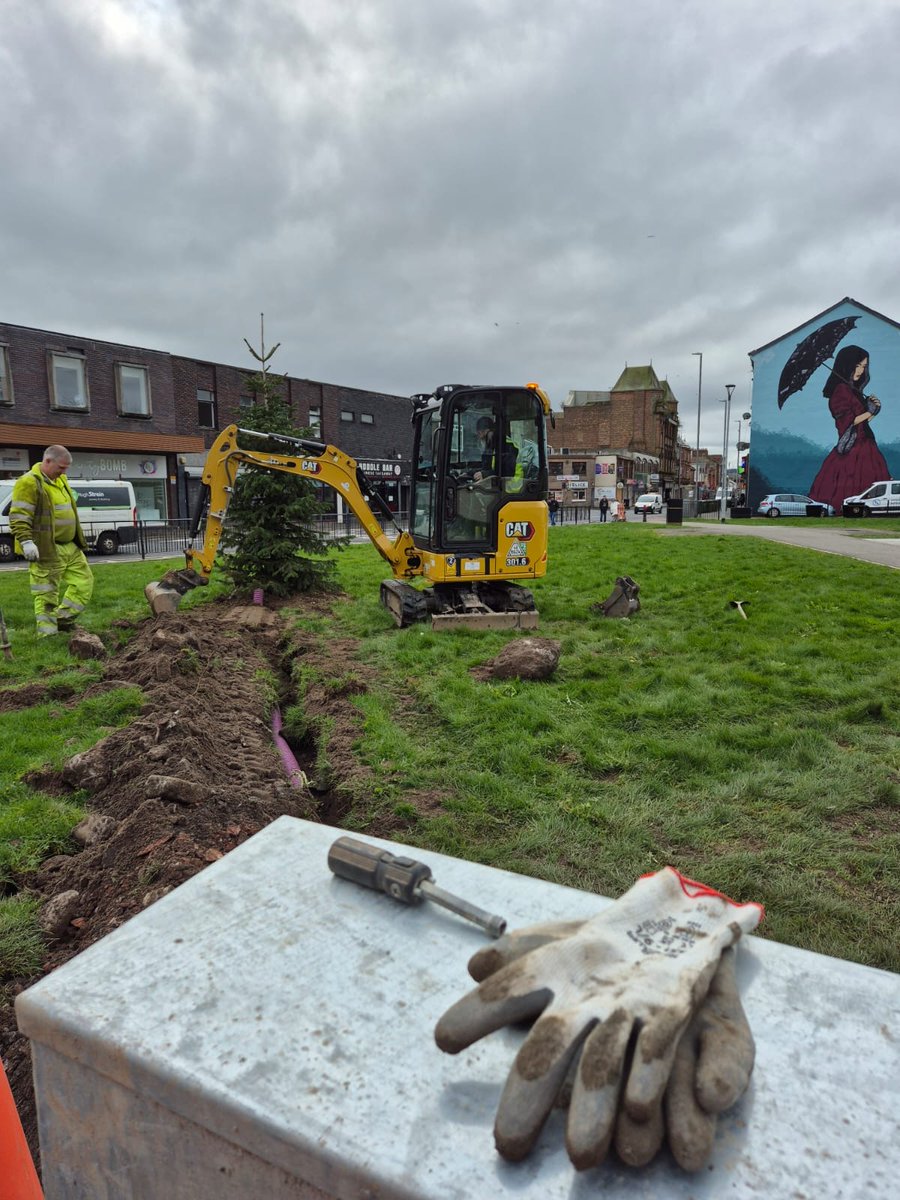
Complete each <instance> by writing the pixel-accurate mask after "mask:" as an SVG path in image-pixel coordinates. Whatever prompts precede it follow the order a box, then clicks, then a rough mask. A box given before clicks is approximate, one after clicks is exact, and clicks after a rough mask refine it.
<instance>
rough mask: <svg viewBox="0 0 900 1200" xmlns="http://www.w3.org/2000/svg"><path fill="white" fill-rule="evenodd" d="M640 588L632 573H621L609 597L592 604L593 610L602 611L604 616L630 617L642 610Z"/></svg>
mask: <svg viewBox="0 0 900 1200" xmlns="http://www.w3.org/2000/svg"><path fill="white" fill-rule="evenodd" d="M640 590H641V589H640V586H639V585H638V584H636V583H635V582H634V580H633V579H632V578H631V576H630V575H620V576H619V577H618V579H617V580H616V586H615V587H614V588H613V590H612V591H611V592H610V594H609V595H608V596H607V598H606V599H605V600H603V601H601V602H600V603H599V604H592V605H591V612H595V613H601V614H602V615H603V616H604V617H630V616H631V615H632V614H633V613H636V612H638V611H639V610H640V607H641V602H640V600H639V599H638V596H639V594H640Z"/></svg>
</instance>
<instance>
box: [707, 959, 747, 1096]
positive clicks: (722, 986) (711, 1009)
mask: <svg viewBox="0 0 900 1200" xmlns="http://www.w3.org/2000/svg"><path fill="white" fill-rule="evenodd" d="M735 961H736V956H735V952H734V950H733V949H728V950H725V951H723V953H722V959H721V962H720V964H719V969H718V970H717V971H716V974H715V976H714V977H713V981H712V983H711V984H710V988H709V992H708V994H707V997H706V1001H705V1002H704V1004H703V1005H702V1007H701V1008H700V1010H699V1012H698V1013H697V1016H696V1017H695V1018H694V1028H695V1029H696V1035H697V1036H696V1042H697V1052H698V1054H697V1069H696V1077H695V1081H694V1090H695V1092H696V1096H697V1100H698V1101H699V1103H700V1104H701V1105H702V1107H703V1108H705V1109H706V1111H707V1112H710V1113H721V1112H725V1110H726V1109H728V1108H731V1107H732V1105H734V1104H736V1103H737V1101H738V1100H739V1099H740V1098H741V1096H743V1094H744V1092H746V1090H747V1087H748V1086H749V1083H750V1076H751V1074H752V1072H753V1063H754V1060H755V1057H756V1047H755V1045H754V1042H753V1034H752V1033H751V1032H750V1022H749V1021H748V1020H747V1015H746V1013H745V1012H744V1006H743V1005H742V1004H741V997H740V993H739V991H738V986H737V978H736V976H735Z"/></svg>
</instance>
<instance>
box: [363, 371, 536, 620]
mask: <svg viewBox="0 0 900 1200" xmlns="http://www.w3.org/2000/svg"><path fill="white" fill-rule="evenodd" d="M548 413H549V400H548V399H547V397H546V396H545V395H544V393H543V392H542V391H541V390H540V388H538V387H537V385H536V384H529V385H527V386H525V387H472V386H463V385H459V384H448V385H445V386H443V387H440V388H437V389H436V390H435V392H434V393H433V394H431V395H420V396H414V397H413V418H412V419H413V424H414V426H415V437H414V442H413V477H412V489H411V497H410V530H409V532H410V535H411V537H412V540H413V543H414V545H415V547H416V549H417V550H419V551H421V552H422V562H423V570H422V574H423V575H424V576H425V578H426V580H428V582H429V583H430V584H431V589H430V590H429V591H428V592H427V593H423V592H421V591H416V589H413V588H412V587H411V585H409V584H404V583H403V582H402V581H398V580H386V581H385V582H384V583H383V584H382V601H383V602H384V603H385V604H386V605H387V606H388V607H389V608H391V610H392V611H393V612H394V615H395V619H398V620H399V619H400V618H401V616H402V620H401V621H400V623H402V624H408V623H409V621H410V620H411V619H414V618H413V617H412V616H411V614H410V613H409V611H403V612H402V613H401V612H400V606H401V603H402V601H404V600H405V604H406V609H407V610H408V609H409V606H410V605H411V606H413V607H418V608H419V609H420V610H421V609H422V608H423V607H427V611H428V612H430V613H431V618H432V625H433V626H434V627H435V628H437V627H439V626H440V625H441V624H444V623H446V624H457V625H458V624H463V623H464V624H466V625H470V626H472V625H475V626H478V625H480V626H488V627H508V626H515V627H519V628H534V627H535V626H536V624H537V613H536V611H535V609H534V600H533V597H532V595H531V592H530V591H528V590H527V589H526V588H525V587H523V586H522V585H523V583H524V582H527V581H529V580H531V579H534V578H537V577H538V576H541V575H543V574H544V572H545V570H546V562H547V506H546V498H547V442H546V433H545V429H546V417H547V415H548ZM413 593H415V594H413ZM423 615H425V613H424V612H422V611H420V612H419V614H418V616H423ZM479 618H480V619H479Z"/></svg>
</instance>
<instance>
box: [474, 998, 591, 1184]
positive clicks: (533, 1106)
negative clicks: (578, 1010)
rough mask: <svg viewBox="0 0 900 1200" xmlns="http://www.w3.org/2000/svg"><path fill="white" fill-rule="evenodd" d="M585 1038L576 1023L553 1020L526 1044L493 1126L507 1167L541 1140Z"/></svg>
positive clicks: (545, 1021) (547, 1020)
mask: <svg viewBox="0 0 900 1200" xmlns="http://www.w3.org/2000/svg"><path fill="white" fill-rule="evenodd" d="M586 1034H587V1029H580V1028H579V1025H578V1024H576V1023H575V1021H574V1020H573V1019H572V1018H569V1019H566V1018H564V1017H557V1016H549V1017H543V1018H542V1019H541V1020H540V1021H538V1022H537V1024H536V1025H535V1027H534V1029H532V1031H531V1033H530V1034H529V1035H528V1037H527V1038H526V1039H525V1042H524V1043H523V1045H522V1048H521V1049H520V1050H519V1053H518V1054H517V1055H516V1061H515V1063H513V1066H512V1070H511V1071H510V1073H509V1075H508V1077H507V1080H506V1086H505V1087H504V1089H503V1095H502V1096H501V1097H500V1104H499V1106H498V1108H497V1119H496V1121H495V1122H494V1142H495V1143H496V1146H497V1150H498V1151H499V1153H500V1154H501V1155H502V1156H503V1157H504V1158H505V1159H507V1160H508V1161H509V1162H518V1161H519V1160H520V1159H522V1158H524V1157H525V1155H526V1154H528V1152H529V1151H530V1150H531V1148H532V1146H533V1145H534V1143H535V1142H536V1141H537V1138H538V1135H539V1134H540V1132H541V1129H542V1128H543V1126H544V1122H545V1121H546V1119H547V1116H548V1114H549V1113H550V1110H551V1109H552V1108H553V1106H554V1103H555V1101H556V1098H557V1096H558V1094H559V1092H560V1090H561V1088H562V1087H563V1085H564V1083H565V1081H566V1077H567V1075H568V1073H569V1069H570V1067H571V1065H572V1062H573V1061H574V1059H575V1057H576V1055H577V1054H578V1052H579V1050H580V1048H581V1044H582V1042H583V1040H584V1037H585V1036H586Z"/></svg>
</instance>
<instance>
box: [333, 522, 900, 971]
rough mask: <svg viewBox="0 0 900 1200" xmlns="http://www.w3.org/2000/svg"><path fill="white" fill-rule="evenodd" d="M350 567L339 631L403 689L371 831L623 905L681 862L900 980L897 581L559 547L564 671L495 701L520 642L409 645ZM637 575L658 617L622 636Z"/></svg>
mask: <svg viewBox="0 0 900 1200" xmlns="http://www.w3.org/2000/svg"><path fill="white" fill-rule="evenodd" d="M857 524H858V523H857ZM339 569H340V571H341V575H342V581H343V584H344V586H345V587H346V588H347V590H348V591H350V592H352V593H353V594H354V595H355V596H356V603H355V604H354V605H352V606H346V605H345V606H341V608H340V609H339V610H337V616H338V620H339V622H340V624H341V626H342V628H344V629H346V630H349V631H351V632H354V633H355V634H356V635H357V636H360V637H361V638H362V639H363V651H362V653H363V656H364V657H365V658H366V660H367V661H369V662H373V661H375V662H377V663H378V665H379V667H380V670H381V673H382V678H383V680H384V685H385V686H384V690H383V691H381V692H377V693H373V692H369V693H368V694H366V695H365V696H364V697H360V698H359V699H358V703H359V705H360V707H361V708H362V710H363V712H364V714H365V721H366V736H365V740H364V742H363V745H362V747H361V750H360V752H361V754H363V755H364V756H365V758H366V759H367V761H368V762H369V764H370V766H371V767H372V769H373V771H374V772H375V775H376V779H377V783H376V785H375V788H374V795H375V797H376V798H375V799H374V800H373V799H372V796H371V795H369V796H367V795H359V796H357V797H356V798H355V806H354V815H355V817H356V819H357V820H358V822H359V823H360V825H362V824H365V822H366V820H367V819H368V818H369V817H370V816H371V815H372V810H373V809H375V810H376V811H379V810H380V811H385V810H387V809H388V808H390V807H391V806H393V813H394V815H395V817H396V816H400V817H402V818H403V819H404V820H405V821H406V822H407V823H408V831H407V832H406V833H404V835H403V836H404V837H405V838H406V839H407V840H409V841H412V842H413V843H415V844H418V845H423V846H430V847H433V848H434V849H437V850H441V851H443V852H445V853H450V854H456V855H460V856H462V857H466V858H473V859H477V860H478V861H482V862H488V863H491V864H493V865H496V866H500V867H503V868H506V869H508V870H514V871H521V872H524V873H526V874H534V875H539V876H542V877H544V878H548V879H553V880H556V881H558V882H561V883H565V884H569V885H572V886H577V887H584V888H589V889H593V890H597V891H599V892H602V893H604V894H606V895H617V894H619V893H620V892H621V891H623V890H624V889H625V888H626V887H627V886H629V884H630V883H632V882H633V881H634V879H635V878H636V877H637V876H638V875H640V874H641V873H643V872H645V871H650V870H654V869H656V868H658V867H660V866H663V865H665V864H666V863H671V864H672V865H674V866H676V867H678V868H679V869H680V870H681V871H682V872H684V873H685V874H687V875H691V876H693V877H695V878H700V879H702V880H704V881H705V882H707V883H710V884H713V885H714V886H716V887H717V888H720V889H722V890H723V891H726V892H728V893H729V894H733V895H735V896H736V897H738V898H740V899H754V900H759V901H762V902H763V903H764V904H765V905H766V906H767V909H768V917H767V921H766V923H765V926H764V932H765V933H766V934H767V935H768V936H770V937H773V938H775V939H777V940H779V941H785V942H790V943H792V944H795V945H801V946H805V947H807V948H808V949H812V950H817V951H820V952H822V953H826V954H833V955H838V956H840V957H845V958H852V959H856V960H858V961H860V962H866V963H870V964H875V965H878V966H882V967H889V968H891V969H894V970H897V969H900V953H898V949H897V940H896V935H895V930H896V925H897V919H898V916H900V908H898V901H900V870H898V867H900V673H898V670H897V651H896V645H897V638H898V634H900V619H898V615H897V603H896V595H897V591H896V589H897V578H896V574H895V573H894V572H891V571H889V570H886V569H884V568H880V567H875V566H871V565H869V564H866V563H857V562H855V561H852V560H846V559H841V560H836V559H834V558H833V557H831V556H825V555H817V554H813V553H811V552H808V551H803V550H799V549H795V548H793V547H787V546H780V545H775V544H770V543H767V542H764V541H762V540H759V541H756V540H755V539H749V540H748V539H745V538H742V539H735V538H729V537H728V536H727V535H724V534H723V535H722V536H720V537H718V538H717V537H714V536H712V535H708V536H707V537H705V538H703V539H702V541H701V540H699V539H685V538H677V537H670V536H667V535H666V533H665V531H664V530H660V529H659V528H657V529H654V528H653V527H651V526H649V525H647V526H645V525H642V524H635V525H629V526H616V527H612V528H609V527H607V528H603V527H598V526H587V527H576V528H561V529H555V530H553V531H552V535H551V566H550V571H549V573H548V575H547V577H546V579H545V580H543V581H540V582H539V583H538V584H537V585H536V586H535V589H534V590H535V594H536V596H537V600H538V607H539V609H540V612H541V629H540V631H539V632H540V636H542V637H550V638H554V639H556V640H558V641H559V642H560V644H561V648H562V657H561V662H560V666H559V669H558V671H557V673H556V675H555V677H554V678H553V679H552V680H551V681H548V682H545V683H520V682H516V681H513V682H503V683H487V684H485V683H479V682H476V680H475V679H474V678H473V677H472V676H471V675H470V674H469V668H470V667H473V666H476V665H478V664H480V663H482V662H484V661H485V660H487V659H489V658H491V657H492V656H493V655H494V654H496V653H497V652H498V651H499V649H500V648H501V647H502V645H503V644H504V643H505V641H506V640H507V637H508V635H504V634H500V633H488V632H458V633H455V634H453V635H447V634H443V633H442V634H437V633H432V632H431V631H430V630H423V629H418V628H413V629H408V630H400V631H398V630H395V629H394V628H393V627H392V626H391V625H390V623H389V620H388V618H387V617H386V615H385V614H383V613H382V612H381V611H380V609H379V607H378V604H377V594H378V588H377V582H378V579H379V578H380V577H381V575H382V574H383V573H384V572H383V571H382V570H381V568H380V567H379V564H378V563H377V562H376V563H372V561H371V557H370V555H369V553H368V551H367V549H366V548H365V547H361V548H358V549H357V548H351V549H350V550H348V551H347V552H346V553H345V554H344V555H343V556H342V558H341V562H340V568H339ZM620 574H628V575H631V576H632V577H633V578H634V579H636V580H637V582H638V583H639V584H640V585H641V603H642V608H641V611H640V613H638V614H637V616H635V617H634V618H632V619H630V620H627V621H609V620H605V619H603V618H602V617H599V616H597V615H595V614H593V613H592V612H591V611H590V605H591V604H592V603H593V602H595V601H596V600H600V599H604V598H605V597H606V596H607V595H608V594H609V592H610V590H611V589H612V586H613V584H614V582H615V578H616V576H617V575H620ZM732 599H741V600H746V601H747V605H746V612H747V615H748V620H746V621H744V620H742V619H741V617H740V614H739V613H738V612H737V611H736V610H735V609H734V608H732V607H731V606H730V604H729V601H730V600H732ZM416 792H428V793H435V794H437V795H439V796H440V798H441V803H440V805H439V807H438V809H437V810H435V808H434V806H431V807H429V808H428V809H427V810H425V811H419V810H418V809H417V808H416V807H415V805H414V804H410V803H409V800H408V798H407V797H408V796H409V795H410V794H415V793H416ZM351 819H352V818H351Z"/></svg>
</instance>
